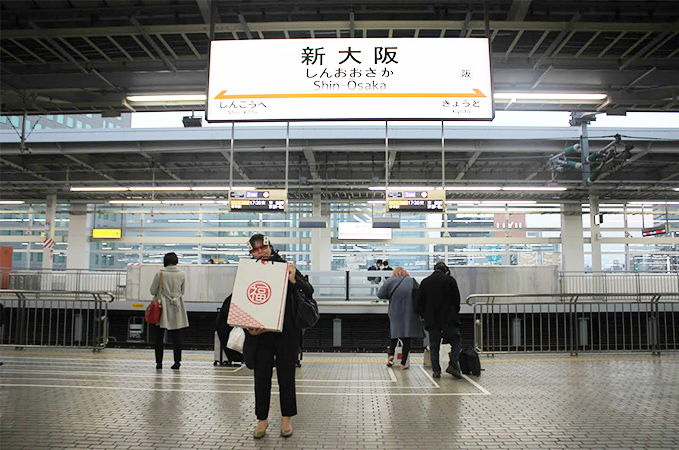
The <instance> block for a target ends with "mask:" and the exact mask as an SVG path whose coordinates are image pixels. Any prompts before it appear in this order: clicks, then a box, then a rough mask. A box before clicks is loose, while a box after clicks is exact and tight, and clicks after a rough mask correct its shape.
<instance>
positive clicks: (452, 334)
mask: <svg viewBox="0 0 679 450" xmlns="http://www.w3.org/2000/svg"><path fill="white" fill-rule="evenodd" d="M427 331H428V332H429V349H430V350H431V368H432V370H433V371H434V372H441V363H440V362H439V351H440V348H441V334H442V333H443V336H444V337H445V338H446V340H447V341H448V342H449V343H450V362H449V364H455V363H456V362H457V360H458V359H460V349H461V347H462V345H461V344H462V339H461V337H460V327H459V326H458V325H457V324H446V325H445V326H444V327H443V328H439V327H429V328H427Z"/></svg>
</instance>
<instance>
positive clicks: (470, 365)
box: [459, 345, 483, 377]
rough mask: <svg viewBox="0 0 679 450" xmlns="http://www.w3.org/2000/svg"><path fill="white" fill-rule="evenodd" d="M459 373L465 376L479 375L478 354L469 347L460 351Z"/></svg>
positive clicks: (479, 363) (479, 362) (479, 361)
mask: <svg viewBox="0 0 679 450" xmlns="http://www.w3.org/2000/svg"><path fill="white" fill-rule="evenodd" d="M459 363H460V371H461V372H462V373H463V374H465V375H476V376H477V377H478V376H479V375H481V370H483V369H481V360H480V359H479V354H478V353H477V352H476V350H474V347H472V346H471V345H466V346H464V347H463V348H462V350H460V359H459Z"/></svg>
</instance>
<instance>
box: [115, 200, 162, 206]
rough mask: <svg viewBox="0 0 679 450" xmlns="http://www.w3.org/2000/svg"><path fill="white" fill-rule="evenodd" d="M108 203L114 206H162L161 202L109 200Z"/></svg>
mask: <svg viewBox="0 0 679 450" xmlns="http://www.w3.org/2000/svg"><path fill="white" fill-rule="evenodd" d="M108 202H109V203H110V204H112V205H141V204H150V205H160V200H109V201H108Z"/></svg>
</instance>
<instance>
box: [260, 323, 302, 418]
mask: <svg viewBox="0 0 679 450" xmlns="http://www.w3.org/2000/svg"><path fill="white" fill-rule="evenodd" d="M258 341H259V342H258V343H257V353H256V354H255V414H256V415H257V419H258V420H266V419H268V418H269V406H270V403H271V378H272V376H273V367H274V363H275V365H276V376H277V377H278V390H279V392H280V394H279V395H280V403H281V415H282V416H287V417H292V416H294V415H296V414H297V398H296V394H295V364H296V362H297V352H298V345H299V342H298V336H297V335H294V336H291V335H288V334H287V333H271V332H270V333H264V334H261V335H260V336H259V339H258Z"/></svg>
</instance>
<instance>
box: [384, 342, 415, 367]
mask: <svg viewBox="0 0 679 450" xmlns="http://www.w3.org/2000/svg"><path fill="white" fill-rule="evenodd" d="M399 339H401V342H403V355H402V356H401V364H403V365H404V366H405V365H406V363H407V362H408V354H409V353H410V340H411V338H409V337H404V338H396V339H392V340H391V342H390V344H389V353H387V355H388V356H394V353H396V344H397V343H398V340H399Z"/></svg>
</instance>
